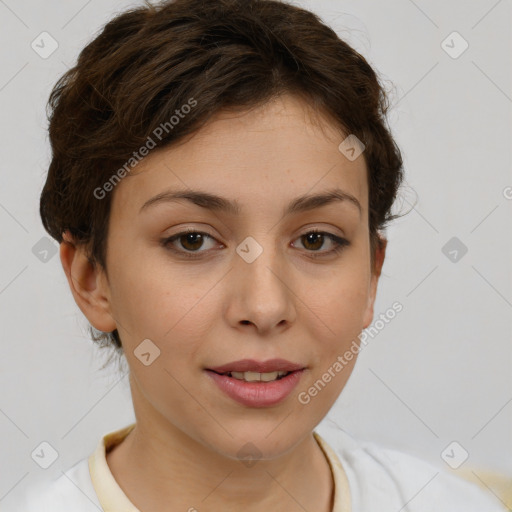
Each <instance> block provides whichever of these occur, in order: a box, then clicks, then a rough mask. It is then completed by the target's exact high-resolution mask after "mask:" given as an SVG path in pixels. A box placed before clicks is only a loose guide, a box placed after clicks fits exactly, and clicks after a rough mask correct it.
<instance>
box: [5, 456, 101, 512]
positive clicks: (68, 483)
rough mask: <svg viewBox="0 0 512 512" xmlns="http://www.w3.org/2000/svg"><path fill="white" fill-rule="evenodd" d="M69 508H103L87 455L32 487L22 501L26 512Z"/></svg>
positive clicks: (86, 511) (88, 511)
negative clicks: (50, 478) (68, 467)
mask: <svg viewBox="0 0 512 512" xmlns="http://www.w3.org/2000/svg"><path fill="white" fill-rule="evenodd" d="M71 505H72V507H71ZM70 508H71V509H72V510H73V512H98V511H99V510H100V511H101V510H103V509H102V508H101V505H100V503H99V501H98V498H97V495H96V492H95V491H94V487H93V485H92V481H91V476H90V473H89V464H88V459H82V460H80V461H79V462H77V463H76V464H75V465H74V466H72V467H71V468H70V469H68V470H67V471H66V472H64V473H62V475H61V476H59V477H58V478H56V479H54V480H51V481H50V482H45V483H42V482H41V483H38V484H37V485H34V486H32V487H31V488H29V490H28V491H27V495H26V498H25V503H24V504H23V512H69V510H70ZM13 512H21V510H20V511H13Z"/></svg>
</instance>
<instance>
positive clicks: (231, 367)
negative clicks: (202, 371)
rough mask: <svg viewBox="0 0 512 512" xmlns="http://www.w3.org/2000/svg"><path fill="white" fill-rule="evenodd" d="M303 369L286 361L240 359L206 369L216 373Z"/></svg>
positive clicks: (300, 365)
mask: <svg viewBox="0 0 512 512" xmlns="http://www.w3.org/2000/svg"><path fill="white" fill-rule="evenodd" d="M303 368H305V366H304V365H303V364H298V363H292V362H291V361H287V360H286V359H268V360H267V361H256V360H254V359H240V360H239V361H233V362H231V363H226V364H223V365H222V366H214V367H212V368H207V370H212V371H214V372H217V373H227V372H257V373H269V372H279V371H281V372H293V371H295V370H302V369H303Z"/></svg>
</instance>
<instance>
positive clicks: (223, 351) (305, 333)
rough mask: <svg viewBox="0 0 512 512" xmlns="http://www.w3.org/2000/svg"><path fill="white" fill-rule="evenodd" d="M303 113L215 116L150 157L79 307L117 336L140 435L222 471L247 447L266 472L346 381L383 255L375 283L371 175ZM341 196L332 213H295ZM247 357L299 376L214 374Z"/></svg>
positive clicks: (300, 107) (284, 108)
mask: <svg viewBox="0 0 512 512" xmlns="http://www.w3.org/2000/svg"><path fill="white" fill-rule="evenodd" d="M305 108H306V107H305V105H304V104H303V103H302V102H301V101H300V100H299V99H297V98H294V97H292V96H283V97H281V98H280V99H277V100H274V101H272V102H270V103H268V104H266V105H265V106H264V107H262V108H259V109H256V110H253V111H251V112H248V113H244V114H233V113H230V114H228V113H222V114H219V115H217V116H216V117H215V118H214V119H213V120H212V121H211V122H209V123H208V124H207V125H205V126H203V127H202V129H201V130H200V131H198V132H196V133H195V134H194V136H193V137H192V138H189V139H188V140H186V141H185V142H184V143H182V144H180V145H178V146H173V147H171V148H163V149H160V150H158V151H154V152H153V153H150V154H149V156H147V157H146V158H145V159H144V160H143V161H142V162H141V163H140V164H139V165H138V166H137V167H136V168H135V169H134V171H132V174H131V175H130V176H128V177H126V178H124V179H123V180H122V181H121V182H120V183H119V184H118V185H117V187H116V189H115V191H114V196H113V198H112V210H111V218H110V225H109V235H108V247H107V269H108V279H107V278H106V277H105V276H104V275H100V276H99V279H98V283H99V285H98V288H97V289H96V292H97V293H100V292H101V293H102V294H104V297H105V302H104V309H103V310H102V311H103V312H102V313H98V312H97V310H96V312H95V313H94V314H92V313H91V311H90V310H89V311H88V310H86V309H85V310H84V308H82V310H84V312H85V313H86V315H87V313H88V312H89V313H90V314H89V315H87V316H88V317H89V320H90V321H91V323H93V325H94V323H96V324H100V325H95V327H97V328H100V329H102V330H105V324H106V323H108V321H110V322H112V325H110V327H111V329H110V330H113V329H114V328H117V329H118V331H119V334H120V336H121V339H122V342H123V346H124V351H125V354H126V358H127V361H128V364H129V367H130V372H131V373H130V379H131V387H132V397H133V402H134V408H135V413H136V416H137V421H138V422H142V423H143V424H146V425H150V424H152V425H159V426H161V427H162V428H164V429H166V430H167V431H172V432H174V433H176V434H177V435H180V436H186V438H188V439H192V440H193V441H194V442H197V443H201V444H202V445H203V446H207V447H209V448H211V449H212V450H214V451H215V452H217V453H219V454H222V455H225V456H226V457H230V458H236V457H238V453H239V450H240V448H241V447H242V446H243V445H245V443H248V442H251V443H253V444H254V445H255V446H257V448H258V450H259V451H260V452H261V453H262V456H263V457H264V458H274V457H277V456H279V455H280V454H283V453H285V452H286V451H288V450H289V449H290V448H292V447H293V446H294V445H296V444H297V443H298V442H299V441H300V440H301V439H304V437H305V436H306V435H307V434H309V433H310V432H311V431H312V430H313V429H314V428H315V426H316V425H317V424H318V423H319V422H320V421H321V420H322V418H323V417H324V416H325V415H326V414H327V412H328V411H329V409H330V408H331V406H332V405H333V403H334V402H335V400H336V399H337V397H338V395H339V394H340V392H341V390H342V389H343V387H344V385H345V383H346V381H347V380H348V377H349V376H350V373H351V372H352V369H353V366H354V364H355V360H356V358H355V357H354V358H353V359H352V360H351V361H345V363H346V364H344V365H343V368H342V370H339V366H337V367H336V365H335V363H336V361H339V359H338V357H339V356H343V354H344V353H345V352H346V351H347V350H348V349H349V348H350V347H351V346H354V345H353V343H354V341H355V342H357V341H358V338H357V337H358V334H360V332H361V330H362V329H363V328H365V327H367V326H368V325H369V324H370V322H371V320H372V317H373V301H374V298H375V294H376V286H377V280H378V273H379V272H380V265H381V264H382V259H383V253H382V254H380V253H379V254H380V256H379V254H378V255H377V267H378V272H372V269H371V268H370V244H369V231H368V188H367V181H366V180H367V178H366V172H367V171H366V166H365V161H364V158H363V157H362V156H361V157H359V158H357V159H356V160H354V161H350V160H348V159H347V158H345V156H344V155H343V154H342V153H341V152H340V151H339V150H338V145H339V143H340V142H341V141H342V140H343V139H344V138H345V137H344V136H343V135H342V134H341V133H339V132H338V131H337V130H336V129H335V127H334V126H333V125H331V124H329V122H328V121H327V120H324V121H323V129H320V128H319V127H318V126H317V123H315V121H314V120H310V118H309V116H308V115H307V111H306V110H305ZM334 190H337V191H338V194H339V197H342V199H341V200H340V199H332V200H331V201H325V200H324V201H317V202H316V203H313V202H308V201H307V200H304V199H303V200H302V201H300V202H296V200H297V198H299V197H302V198H304V197H309V196H314V195H323V194H326V193H330V192H332V191H334ZM169 191H173V192H183V191H185V192H189V193H191V192H197V191H200V192H202V193H207V194H210V195H215V196H220V197H222V198H224V201H225V202H226V204H228V202H230V203H233V204H232V205H231V209H228V208H220V207H219V206H220V205H222V204H223V203H222V202H219V201H208V200H207V199H205V198H204V197H202V198H196V199H195V200H192V199H187V198H181V199H174V200H172V199H170V198H167V199H165V198H163V197H162V194H165V193H166V192H169ZM159 195H160V199H154V198H155V197H158V196H159ZM235 202H236V204H235ZM291 205H295V207H294V208H291ZM235 206H236V207H237V208H238V209H239V211H238V212H236V213H235V211H234V210H235V208H234V207H235ZM301 206H302V207H301ZM306 207H307V208H306ZM315 231H316V232H317V233H315ZM184 232H185V233H184ZM187 232H188V233H187ZM101 315H104V316H101ZM107 318H108V319H109V320H107ZM112 319H114V320H112ZM143 340H150V341H145V342H143ZM141 343H143V344H142V345H141ZM143 353H144V354H145V355H141V354H143ZM246 359H251V360H255V361H257V362H266V361H268V360H272V359H283V360H286V361H288V362H289V363H293V364H295V365H297V367H298V368H300V369H302V370H299V371H294V372H292V373H291V374H290V375H288V376H287V377H285V378H283V379H279V380H278V381H276V382H274V383H261V382H256V383H252V384H250V383H249V384H246V383H244V382H241V381H240V380H238V379H235V377H233V376H231V377H229V376H224V377H220V376H219V375H218V374H213V372H212V371H210V370H209V369H211V368H216V367H220V366H224V365H226V364H228V363H232V362H234V361H239V360H246ZM281 364H282V365H284V363H281ZM228 366H229V364H228ZM278 366H279V365H278ZM284 366H285V365H284ZM250 367H251V365H250V364H249V366H248V367H247V368H246V369H248V368H249V369H250ZM335 367H336V368H338V371H336V369H334V368H335ZM265 369H266V368H264V367H262V368H260V370H262V371H263V370H265ZM267 369H268V368H267ZM329 369H330V375H331V378H330V379H328V382H325V381H326V378H325V377H324V378H323V377H322V376H323V375H324V374H325V373H326V372H329ZM242 370H243V368H242ZM263 373H268V372H263ZM239 377H240V375H239ZM245 377H246V378H249V379H250V378H252V377H254V376H251V375H248V374H245ZM271 377H272V375H270V377H269V378H271ZM274 378H275V375H274ZM319 379H320V380H322V382H324V383H325V385H323V386H321V387H320V389H319V386H318V385H317V388H316V389H317V391H316V393H315V392H314V391H313V392H311V393H310V392H308V390H310V388H312V387H314V384H315V382H317V381H318V380H319ZM234 380H237V382H234V385H231V384H232V383H230V381H234ZM284 381H286V382H285V383H284V384H283V382H284ZM254 386H267V391H264V392H261V393H259V394H258V390H257V388H255V387H254ZM260 389H262V388H260ZM255 390H256V391H255ZM255 393H256V394H258V397H259V398H256V397H255ZM184 438H185V437H184Z"/></svg>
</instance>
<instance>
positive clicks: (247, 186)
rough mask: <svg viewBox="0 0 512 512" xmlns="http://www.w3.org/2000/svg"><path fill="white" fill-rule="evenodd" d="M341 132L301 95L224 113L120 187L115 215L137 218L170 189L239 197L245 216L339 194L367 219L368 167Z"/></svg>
mask: <svg viewBox="0 0 512 512" xmlns="http://www.w3.org/2000/svg"><path fill="white" fill-rule="evenodd" d="M345 138H346V134H344V133H343V132H342V131H341V130H340V128H339V127H338V126H336V125H335V124H334V123H333V122H332V121H330V120H329V119H327V118H326V117H323V116H322V115H321V114H319V113H317V112H314V111H312V110H311V109H310V108H308V106H307V105H306V104H305V103H304V102H303V100H301V99H299V98H297V97H295V96H289V95H285V96H281V97H279V98H276V99H274V100H272V101H270V102H268V103H266V104H265V105H263V106H260V107H257V108H253V109H251V110H248V111H247V110H246V111H243V112H240V111H238V112H236V111H222V112H220V113H218V114H217V115H215V116H213V117H212V118H211V119H210V120H209V121H208V123H206V124H205V125H203V126H202V127H201V128H200V129H199V130H197V131H196V132H195V133H193V134H192V135H191V136H189V137H186V138H185V139H183V140H182V141H180V142H179V143H178V144H174V145H172V146H169V147H164V148H160V149H158V148H157V149H155V150H153V151H152V152H151V153H150V154H149V155H148V156H146V157H145V158H144V159H143V160H142V161H141V162H140V163H139V164H138V165H136V166H135V167H134V169H133V170H132V171H131V172H130V173H129V174H127V175H126V177H125V178H123V179H122V180H121V182H120V183H119V184H118V185H117V187H116V189H115V191H114V192H115V194H114V201H113V205H112V215H113V216H114V215H121V214H122V215H130V216H132V215H137V214H138V213H139V210H140V208H141V207H142V205H143V204H144V203H145V202H146V201H147V200H148V199H149V198H151V197H152V196H154V195H156V194H159V193H161V192H163V191H164V190H166V189H180V190H183V189H198V188H199V189H201V190H207V191H210V192H212V193H214V194H216V195H220V196H224V197H230V198H236V199H237V202H238V203H239V204H240V205H241V208H242V213H243V211H245V210H246V208H245V206H244V205H247V208H253V207H255V206H256V205H259V206H260V208H264V209H266V211H269V209H268V208H269V207H270V206H272V205H276V204H277V203H279V204H282V203H283V202H286V203H288V201H289V199H291V198H295V197H297V196H300V195H304V194H306V193H311V194H313V193H318V192H321V191H323V190H327V189H333V188H338V189H342V190H343V191H345V192H347V193H348V194H350V195H353V196H354V197H356V198H357V199H358V201H359V202H360V203H361V206H362V210H363V212H364V213H365V214H366V210H367V208H368V205H367V200H368V199H367V196H368V189H367V177H366V172H367V170H366V164H365V161H364V158H363V155H361V156H360V157H359V158H357V159H355V160H353V161H351V160H349V159H348V158H346V156H344V154H343V153H342V152H341V151H340V150H339V148H338V146H339V145H340V143H341V142H342V141H343V140H344V139H345Z"/></svg>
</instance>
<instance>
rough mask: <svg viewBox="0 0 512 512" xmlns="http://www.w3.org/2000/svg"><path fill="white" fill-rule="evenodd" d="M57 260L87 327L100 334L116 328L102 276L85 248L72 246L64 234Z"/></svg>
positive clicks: (71, 240) (104, 280)
mask: <svg viewBox="0 0 512 512" xmlns="http://www.w3.org/2000/svg"><path fill="white" fill-rule="evenodd" d="M60 260H61V263H62V267H63V269H64V272H65V274H66V278H67V280H68V284H69V287H70V289H71V293H72V294H73V297H74V299H75V302H76V303H77V305H78V307H79V308H80V310H81V311H82V313H83V314H84V315H85V316H86V317H87V319H88V320H89V322H90V323H91V325H92V326H93V327H95V328H96V329H98V330H100V331H103V332H111V331H113V330H114V329H116V323H115V321H114V319H113V317H112V315H111V309H110V300H109V297H110V295H109V290H108V284H107V281H106V279H105V278H104V273H103V272H102V271H101V270H100V269H99V267H98V266H94V265H93V264H92V263H91V262H90V260H89V258H88V256H87V254H86V251H85V247H84V246H83V245H80V244H75V243H74V241H73V238H72V236H71V235H70V233H69V232H68V231H66V232H64V233H63V241H62V242H61V244H60Z"/></svg>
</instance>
